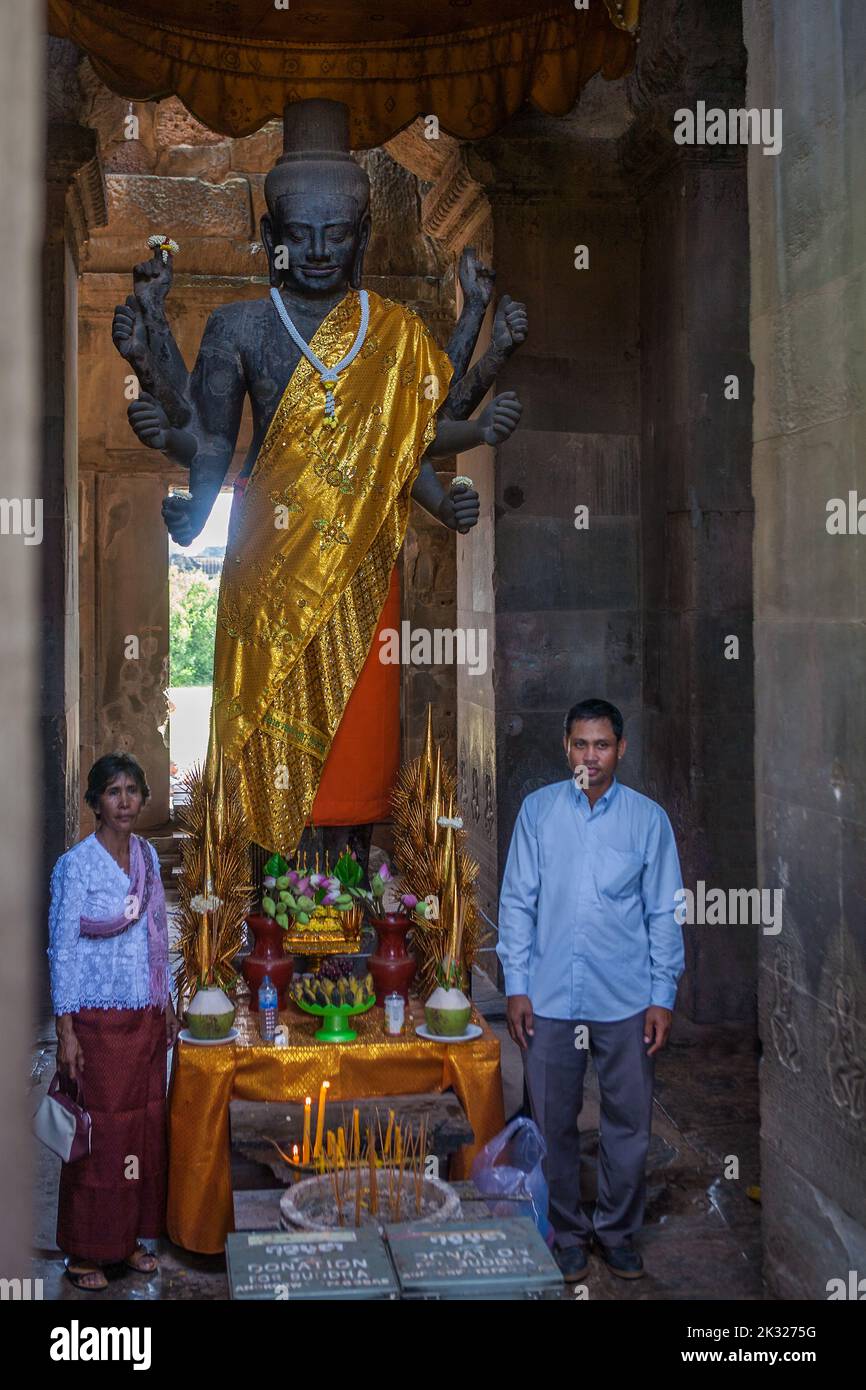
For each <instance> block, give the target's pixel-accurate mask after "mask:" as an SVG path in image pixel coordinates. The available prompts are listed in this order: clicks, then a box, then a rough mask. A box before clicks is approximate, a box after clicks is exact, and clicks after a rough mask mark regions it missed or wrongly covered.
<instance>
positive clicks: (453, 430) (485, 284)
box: [112, 250, 526, 545]
mask: <svg viewBox="0 0 866 1390" xmlns="http://www.w3.org/2000/svg"><path fill="white" fill-rule="evenodd" d="M460 272H461V284H462V285H463V290H464V308H463V312H462V314H461V316H460V320H459V321H458V324H457V327H456V329H455V332H454V334H453V336H452V339H451V342H450V343H449V347H448V352H449V356H450V357H451V360H452V363H453V364H454V367H455V378H457V379H456V380H455V381H454V383H453V384H452V387H451V390H450V391H449V394H448V397H447V398H446V401H445V403H444V405H443V406H442V408H441V409H440V411H439V415H438V418H437V428H436V434H435V436H434V439H433V441H432V442H431V444H430V446H429V447H428V449H427V451H426V453H425V455H424V458H423V459H422V463H421V469H420V471H419V474H418V477H417V478H416V480H415V483H414V485H413V488H412V496H413V498H414V499H415V500H416V501H417V502H418V503H419V505H420V506H422V507H423V508H424V509H425V510H426V511H428V512H429V513H430V514H431V515H432V516H434V517H436V518H437V520H439V521H441V522H442V523H443V524H444V525H446V526H448V527H450V528H451V529H452V530H459V531H468V530H469V529H470V528H471V527H472V526H474V525H475V523H476V521H477V520H478V514H479V500H478V494H477V492H475V491H474V489H462V490H459V491H451V492H447V493H446V492H445V490H444V489H443V488H442V485H441V484H440V482H439V479H438V477H437V475H436V471H435V468H434V467H433V464H432V460H433V459H437V458H446V457H450V456H453V455H455V454H460V453H464V452H466V451H468V450H469V449H473V448H475V447H477V445H479V444H483V443H486V444H491V445H495V444H497V443H500V442H501V441H502V440H503V439H507V438H508V436H509V435H510V434H511V433H512V432H513V431H514V429H516V427H517V424H518V421H519V419H520V414H521V409H522V407H521V405H520V402H519V400H518V399H517V396H516V394H515V393H514V392H513V391H507V392H504V393H503V394H501V395H499V396H497V397H496V398H495V399H494V400H493V401H492V402H491V403H490V405H488V406H487V407H486V409H485V410H484V411H482V413H481V415H480V416H479V417H478V418H477V419H475V420H469V419H468V416H469V415H471V414H472V412H473V411H474V410H475V409H476V408H477V406H478V405H479V404H480V402H481V400H482V399H483V397H484V396H485V395H486V393H487V391H488V390H489V388H490V386H491V384H492V382H493V380H494V379H495V377H496V373H497V371H498V369H499V368H500V367H501V366H502V364H503V363H504V362H505V361H506V360H507V358H508V356H510V354H511V353H512V352H513V351H514V350H515V348H516V347H517V346H519V344H520V343H521V342H522V341H523V339H524V338H525V336H526V310H525V308H524V306H523V305H521V304H514V303H513V302H512V301H511V299H510V298H509V297H508V296H505V297H504V298H503V300H502V301H501V302H500V305H499V308H498V310H497V313H496V318H495V320H494V330H493V341H492V343H491V346H490V347H489V348H488V350H487V352H486V353H485V354H484V356H483V357H482V358H481V360H480V361H479V362H478V363H476V365H475V366H474V367H473V368H472V370H471V371H470V372H469V373H468V375H465V368H466V364H467V363H468V361H469V359H470V358H471V356H472V352H473V351H474V347H475V342H476V340H477V337H478V332H479V329H480V325H481V321H482V319H483V317H484V312H485V310H486V308H487V304H488V302H489V299H490V294H491V293H492V283H493V278H494V276H493V273H492V272H490V271H488V270H486V269H485V267H483V266H479V265H478V263H477V261H476V260H475V255H474V252H473V251H471V250H469V251H468V252H464V255H463V258H462V259H461V266H460ZM171 279H172V270H171V261H170V259H169V261H168V262H163V261H162V260H161V257H160V256H155V257H154V258H153V259H152V260H151V261H148V262H143V263H142V264H141V265H138V266H136V268H135V272H134V283H135V287H136V292H135V295H130V296H129V298H128V299H127V301H126V303H125V304H124V305H120V306H118V308H117V309H116V310H115V315H114V324H113V328H112V337H113V339H114V343H115V346H116V347H117V350H118V352H120V354H121V355H122V356H123V357H125V358H126V359H127V361H129V363H130V365H131V366H132V367H133V368H134V369H135V371H136V373H137V375H138V378H139V381H140V383H141V386H142V388H143V390H142V393H141V395H140V396H139V398H138V400H137V401H133V402H132V403H131V404H130V406H129V410H128V415H129V421H130V424H131V425H132V427H133V429H134V430H135V432H136V434H137V435H138V437H139V438H140V439H141V440H142V442H143V443H145V444H147V445H148V446H149V447H150V448H154V449H159V450H160V451H161V452H162V453H164V454H165V456H166V457H167V458H168V459H170V460H171V461H172V462H173V463H176V464H179V465H181V466H183V467H186V468H189V470H190V495H189V496H188V497H184V496H178V495H175V496H170V497H166V498H165V500H164V502H163V507H162V511H163V517H164V518H165V522H166V525H167V527H168V529H169V531H170V533H171V535H172V537H173V539H174V540H175V541H177V542H178V543H179V544H181V545H188V544H189V543H190V542H191V541H192V540H193V539H194V538H195V537H196V536H197V535H198V534H199V532H200V531H201V529H202V527H203V526H204V524H205V522H206V520H207V517H208V515H209V514H210V511H211V508H212V507H213V503H214V500H215V499H216V497H217V495H218V493H219V491H220V489H221V487H222V484H223V482H224V481H225V477H226V474H227V472H228V469H229V466H230V464H231V460H232V457H233V454H234V449H235V444H236V442H237V436H238V430H239V427H240V419H241V413H242V410H243V402H244V395H245V392H246V383H245V379H244V372H243V367H242V364H241V361H240V356H239V354H238V352H237V350H236V348H235V347H234V346H233V345H232V339H231V335H230V334H229V333H227V332H226V331H225V324H224V311H221V310H217V311H216V312H215V313H214V314H212V315H211V317H210V319H209V320H208V324H207V328H206V330H205V335H204V338H203V339H202V343H201V348H200V349H199V355H198V359H197V361H196V365H195V368H194V370H193V372H192V374H191V375H190V374H189V373H188V372H187V369H186V365H185V363H184V360H183V356H182V355H181V352H180V350H179V348H178V346H177V344H176V342H175V340H174V336H173V334H172V332H171V327H170V325H169V322H168V319H167V317H166V314H165V298H166V295H167V293H168V290H169V288H170V286H171ZM214 374H218V375H219V389H218V390H215V389H213V377H214Z"/></svg>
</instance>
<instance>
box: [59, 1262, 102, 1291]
mask: <svg viewBox="0 0 866 1390" xmlns="http://www.w3.org/2000/svg"><path fill="white" fill-rule="evenodd" d="M63 1263H64V1266H65V1273H66V1277H67V1279H68V1280H69V1282H70V1283H71V1284H74V1285H75V1287H76V1289H83V1290H84V1292H85V1293H102V1291H103V1289H107V1288H108V1280H107V1279H106V1277H105V1275H104V1274H103V1272H102V1270H101V1269H100V1268H99V1266H98V1265H93V1264H88V1263H87V1261H86V1260H82V1261H81V1263H80V1264H76V1263H73V1261H72V1260H68V1259H67V1260H64V1262H63ZM94 1274H96V1275H98V1276H99V1278H100V1279H101V1280H102V1283H101V1284H85V1282H84V1280H85V1279H92V1278H93V1276H94Z"/></svg>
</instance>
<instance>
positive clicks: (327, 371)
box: [271, 287, 370, 429]
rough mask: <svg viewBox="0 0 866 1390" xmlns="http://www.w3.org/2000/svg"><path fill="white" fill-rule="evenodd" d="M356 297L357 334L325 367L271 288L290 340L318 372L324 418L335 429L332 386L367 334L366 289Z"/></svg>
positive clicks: (367, 299)
mask: <svg viewBox="0 0 866 1390" xmlns="http://www.w3.org/2000/svg"><path fill="white" fill-rule="evenodd" d="M358 298H359V299H360V301H361V323H360V326H359V328H358V335H357V337H356V338H355V341H354V343H353V344H352V346H351V348H350V349H349V351H348V352H347V353H346V356H345V357H344V358H343V360H342V361H341V362H338V363H337V365H336V366H335V367H326V366H325V364H324V362H322V361H321V360H320V358H318V357H317V356H316V354H315V353H314V352H313V350H312V348H311V347H310V345H309V343H307V342H305V341H304V339H303V338H302V337H301V335H300V333H299V332H298V330H297V328H296V327H295V325H294V324H293V323H292V320H291V317H290V315H289V311H288V309H287V308H286V306H285V304H284V303H283V301H282V297H281V295H280V292H279V290H277V289H274V288H273V287H272V288H271V299H272V300H273V302H274V308H275V309H276V311H277V313H278V315H279V317H280V320H281V322H282V325H283V327H284V328H285V330H286V332H287V333H288V335H289V337H290V338H291V340H292V342H293V343H294V344H295V345H296V347H299V348H300V349H301V352H302V353H303V354H304V356H305V357H306V359H307V361H308V362H309V363H310V365H311V366H313V367H315V369H316V371H317V372H318V373H319V380H320V382H321V383H322V386H323V387H324V390H325V419H326V421H327V422H328V424H329V425H330V426H331V428H332V429H335V428H336V425H337V415H336V405H335V403H334V387H335V386H336V385H337V377H338V376H339V374H340V372H343V371H345V370H346V368H347V367H348V366H349V365H350V363H352V362H354V360H355V358H356V357H357V356H358V353H359V352H360V351H361V348H362V347H363V345H364V339H365V338H366V336H367V325H368V323H369V322H370V300H369V297H368V295H367V291H366V290H359V292H358Z"/></svg>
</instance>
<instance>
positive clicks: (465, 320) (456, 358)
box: [445, 246, 496, 381]
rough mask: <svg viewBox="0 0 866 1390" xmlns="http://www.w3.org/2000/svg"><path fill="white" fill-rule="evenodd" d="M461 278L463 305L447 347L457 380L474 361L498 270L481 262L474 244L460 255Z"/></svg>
mask: <svg viewBox="0 0 866 1390" xmlns="http://www.w3.org/2000/svg"><path fill="white" fill-rule="evenodd" d="M459 277H460V288H461V289H462V291H463V308H462V309H461V311H460V317H459V318H458V320H457V323H456V324H455V326H454V332H453V333H452V334H451V338H450V340H449V343H448V346H447V347H446V349H445V352H446V353H447V355H448V357H450V359H451V365H452V367H453V368H454V380H455V381H457V380H459V379H460V377H463V376H465V375H466V368H467V367H468V366H469V363H470V362H471V361H472V354H473V352H474V351H475V344H476V343H477V342H478V334H479V333H480V332H481V324H482V323H483V321H484V315H485V314H486V312H487V306H488V304H489V303H490V300H491V297H492V295H493V282H494V280H495V279H496V272H495V271H494V270H490V269H488V267H487V266H486V265H482V264H481V262H480V261H479V260H478V257H477V256H476V254H475V247H474V246H466V247H464V249H463V254H462V255H461V257H460V269H459Z"/></svg>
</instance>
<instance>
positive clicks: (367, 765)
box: [309, 569, 400, 826]
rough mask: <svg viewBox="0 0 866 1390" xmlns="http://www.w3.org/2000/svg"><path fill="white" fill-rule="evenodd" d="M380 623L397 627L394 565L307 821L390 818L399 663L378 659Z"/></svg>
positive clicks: (360, 822) (396, 753) (397, 588)
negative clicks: (371, 639) (380, 611)
mask: <svg viewBox="0 0 866 1390" xmlns="http://www.w3.org/2000/svg"><path fill="white" fill-rule="evenodd" d="M386 627H390V628H394V629H395V630H396V631H397V632H399V631H400V576H399V574H398V573H397V570H396V569H393V570H392V571H391V587H390V589H389V590H388V597H387V598H386V599H385V606H384V607H383V609H382V615H381V617H380V618H379V625H378V627H377V628H376V635H375V637H374V638H373V645H372V646H371V648H370V652H369V655H368V657H367V660H366V661H365V662H364V665H363V668H362V670H361V674H360V676H359V677H358V679H357V681H356V682H355V688H354V690H353V691H352V693H351V695H350V696H349V700H348V703H347V705H346V708H345V710H344V711H343V718H342V719H341V720H340V725H339V728H338V729H337V732H336V734H335V735H334V741H333V743H332V744H331V751H330V753H329V754H328V757H327V760H326V762H325V768H324V771H323V773H322V780H321V781H320V783H319V789H318V791H317V792H316V799H315V801H314V802H313V809H312V811H311V812H310V821H309V823H310V824H312V825H315V826H319V825H369V824H371V823H372V822H373V821H384V820H390V818H391V790H392V788H393V786H394V782H395V780H396V777H397V772H398V770H399V767H400V667H399V666H398V665H397V664H396V662H394V663H391V664H387V665H386V664H385V663H383V662H381V661H380V660H379V653H380V651H381V650H382V644H381V642H380V641H379V633H380V632H381V631H382V629H383V628H386Z"/></svg>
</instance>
